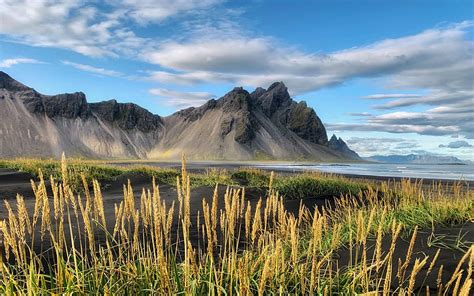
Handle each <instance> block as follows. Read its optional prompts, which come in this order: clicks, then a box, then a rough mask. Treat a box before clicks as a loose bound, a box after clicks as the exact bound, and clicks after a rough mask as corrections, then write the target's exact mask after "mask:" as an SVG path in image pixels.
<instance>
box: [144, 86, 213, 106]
mask: <svg viewBox="0 0 474 296" xmlns="http://www.w3.org/2000/svg"><path fill="white" fill-rule="evenodd" d="M149 93H150V94H152V95H155V96H159V97H162V98H163V99H164V100H163V103H164V104H166V105H168V106H172V107H176V108H187V107H197V106H200V105H202V104H204V103H206V102H207V101H208V100H210V99H211V98H214V97H215V96H214V95H212V94H210V93H207V92H180V91H175V90H169V89H165V88H152V89H150V90H149Z"/></svg>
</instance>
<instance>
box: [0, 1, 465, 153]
mask: <svg viewBox="0 0 474 296" xmlns="http://www.w3.org/2000/svg"><path fill="white" fill-rule="evenodd" d="M0 6H1V7H2V9H1V10H0V70H3V71H5V72H7V73H9V74H10V75H11V76H13V77H14V78H16V79H17V80H19V81H21V82H23V83H24V84H26V85H28V86H31V87H34V88H35V89H37V90H38V91H40V92H42V93H45V94H56V93H62V92H74V91H83V92H84V93H85V94H86V95H87V98H88V100H89V101H91V102H93V101H101V100H105V99H110V98H115V99H117V100H118V101H120V102H135V103H137V104H139V105H141V106H143V107H145V108H147V109H149V110H150V111H152V112H154V113H157V114H160V115H168V114H170V113H172V112H174V111H176V110H178V109H181V108H184V107H188V106H197V105H200V104H202V103H203V102H205V101H206V100H207V99H209V98H212V97H220V96H222V95H223V94H225V93H226V92H227V91H229V90H230V89H231V88H232V87H233V86H237V85H238V86H244V87H246V89H248V90H249V91H251V90H253V89H254V88H255V87H256V86H263V87H268V86H269V85H270V84H271V82H273V81H284V82H285V84H286V85H287V86H288V88H289V91H290V93H291V94H292V96H293V97H294V98H295V99H296V100H305V101H307V102H308V104H309V105H310V106H311V107H314V108H315V110H316V112H317V114H318V115H319V116H320V117H321V119H322V120H323V122H324V123H325V124H326V125H327V129H328V133H329V134H332V133H336V134H337V135H338V136H341V137H342V138H343V139H345V140H346V141H347V142H348V143H349V144H350V146H351V147H353V148H354V149H355V150H356V151H358V152H359V153H360V154H361V155H363V156H369V155H374V154H389V153H400V154H407V153H413V152H415V153H419V152H420V151H428V152H430V153H439V154H447V155H453V156H458V157H460V158H463V159H471V160H474V156H473V152H474V149H473V147H472V146H473V145H474V141H473V138H474V130H473V125H474V124H473V112H474V101H473V93H474V91H473V77H474V61H473V53H474V45H473V39H474V38H473V37H474V35H473V11H474V7H473V1H457V0H451V1H441V0H434V1H375V0H372V1H368V0H365V1H349V0H347V1H342V0H340V1H334V0H333V1H329V0H327V1H289V0H288V1H278V0H277V1H275V0H273V1H224V0H201V1H196V0H179V1H171V0H142V1H133V0H122V1H118V0H107V1H83V0H82V1H81V0H63V1H55V0H35V1H22V0H16V1H11V0H0Z"/></svg>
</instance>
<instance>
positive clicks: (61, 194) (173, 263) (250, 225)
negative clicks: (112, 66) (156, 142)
mask: <svg viewBox="0 0 474 296" xmlns="http://www.w3.org/2000/svg"><path fill="white" fill-rule="evenodd" d="M73 165H74V163H73V164H71V166H73ZM82 168H84V170H86V169H87V168H88V166H84V167H82ZM133 169H134V168H127V170H133ZM56 170H57V168H53V169H52V172H56ZM138 171H139V172H142V168H139V169H138ZM59 172H61V173H60V176H59V177H60V179H61V183H58V182H57V181H55V178H54V176H53V178H52V182H51V185H50V187H51V190H46V189H47V188H46V184H45V182H44V179H43V177H42V174H38V176H39V182H38V183H37V184H34V185H32V186H33V189H34V193H35V200H34V207H32V209H34V211H28V209H27V207H26V205H25V200H24V199H23V197H21V196H18V197H17V201H16V205H15V206H13V207H12V206H11V205H10V203H9V202H8V201H6V202H5V209H6V211H5V212H6V213H7V216H8V217H6V218H5V220H3V221H0V235H1V239H2V240H1V242H2V247H3V248H4V252H3V253H4V255H5V256H4V257H2V261H0V264H1V268H0V294H5V295H14V294H32V295H37V294H50V293H55V294H100V295H102V294H104V295H110V294H115V295H134V294H148V293H156V294H166V295H168V294H183V295H203V294H204V295H224V294H236V295H253V294H258V295H264V294H265V295H267V294H268V295H272V294H279V295H288V294H299V295H301V294H302V295H305V294H311V295H354V294H363V293H368V294H369V293H370V294H371V295H378V294H382V295H389V294H400V295H413V294H419V293H420V291H416V290H415V287H416V283H417V282H420V281H421V282H423V283H424V284H425V285H427V286H428V289H435V290H438V293H440V294H441V295H444V294H454V295H465V296H467V295H470V294H469V292H470V288H471V285H472V272H473V268H472V266H473V264H474V262H473V261H474V246H472V245H470V246H467V245H465V243H464V242H463V238H462V237H460V238H459V239H457V240H456V241H455V245H456V246H458V247H459V248H458V249H460V250H462V251H463V252H464V255H463V256H462V257H461V258H459V261H458V263H457V267H456V270H455V272H454V273H453V274H452V275H449V279H448V280H447V281H445V280H443V277H442V276H441V275H442V274H443V270H442V268H441V267H440V265H439V264H438V262H437V259H438V255H434V256H429V255H423V254H420V253H419V252H418V253H415V252H414V251H413V248H409V249H408V251H407V252H406V253H404V254H403V257H401V258H400V257H397V253H396V252H395V250H396V248H397V244H398V243H397V242H398V241H399V240H398V239H399V238H400V237H401V236H408V237H409V238H410V246H412V247H413V244H414V242H415V240H416V238H417V235H418V234H419V229H432V228H435V227H436V226H438V225H440V224H445V225H458V224H463V223H472V221H473V218H474V196H473V194H472V192H471V191H469V189H467V188H464V187H463V185H462V184H461V183H456V184H454V185H453V186H450V187H441V186H439V187H433V188H431V189H429V188H425V187H423V186H422V184H420V183H411V182H409V181H402V182H400V183H392V184H390V183H383V184H382V185H380V186H377V187H373V186H369V185H366V187H362V186H359V184H358V183H352V181H348V180H346V179H344V178H339V177H334V176H328V179H325V178H324V177H323V175H318V174H314V175H312V174H303V175H301V176H296V177H289V176H274V175H273V174H267V173H264V172H261V171H258V170H241V171H237V172H233V173H228V172H225V171H214V170H210V171H208V172H206V174H203V175H202V177H201V178H202V179H199V180H198V179H196V180H197V181H195V182H202V183H201V184H206V185H214V184H215V183H216V182H222V183H234V182H237V180H245V181H246V182H248V185H249V186H256V187H260V188H262V187H264V188H266V189H267V196H266V198H265V199H264V200H263V199H260V200H259V201H258V202H256V203H255V204H251V203H250V201H248V200H246V199H245V194H244V191H243V190H242V189H241V188H229V189H228V190H227V191H226V193H225V196H221V197H219V196H218V193H217V191H215V193H214V195H213V196H212V198H211V197H208V199H204V200H203V201H202V208H201V209H200V215H198V216H197V217H196V216H192V215H191V208H190V205H191V200H190V198H191V196H190V192H191V190H192V189H191V188H190V184H191V179H192V178H193V177H194V178H195V177H196V176H195V175H189V174H188V173H187V171H186V168H185V163H184V162H183V168H182V170H181V171H180V172H179V173H178V172H177V175H176V176H177V187H176V189H177V190H176V191H177V199H176V201H177V204H176V206H175V205H174V203H173V204H172V205H171V204H166V203H163V202H162V200H161V197H160V194H159V188H158V187H157V186H156V183H155V182H153V184H151V190H150V191H147V192H145V191H144V192H143V193H142V194H141V196H139V197H138V196H134V194H133V190H132V185H131V184H128V185H126V186H125V187H124V193H123V200H121V201H120V203H118V204H116V205H115V210H114V212H113V213H110V211H109V212H108V213H109V215H111V216H112V217H110V216H107V215H106V212H107V210H108V209H106V208H105V207H104V198H103V197H102V193H101V191H100V185H99V183H98V182H97V181H92V186H89V185H87V184H86V185H85V187H83V188H82V190H79V189H77V190H76V191H74V192H73V190H69V189H71V184H72V183H71V182H72V180H75V179H76V178H81V179H84V171H83V170H79V171H78V172H79V173H82V176H80V177H77V176H73V175H72V174H74V173H75V171H74V170H71V169H70V167H69V166H68V165H66V162H65V160H63V162H62V163H61V164H60V165H59ZM94 172H96V171H94ZM107 172H110V171H107ZM148 174H154V171H151V172H148ZM99 175H100V174H99ZM160 176H161V175H160ZM166 176H167V177H166V178H169V179H172V178H173V177H176V176H175V175H173V174H171V173H169V174H168V175H166ZM89 178H91V177H90V176H89ZM285 178H286V180H287V181H285ZM83 181H84V180H83ZM264 181H268V183H266V185H263V182H264ZM346 181H347V182H349V183H347V184H345V183H344V182H346ZM239 182H240V181H239ZM85 183H87V182H85ZM89 187H92V190H89ZM278 190H283V191H284V190H286V191H287V193H286V194H289V195H293V194H294V195H296V196H302V197H304V195H305V194H306V193H307V192H313V191H312V190H314V191H316V192H319V193H321V194H322V193H326V192H328V194H334V192H335V193H339V194H337V195H338V196H341V197H340V198H339V199H337V201H336V203H335V205H334V206H333V207H331V208H324V209H322V210H320V211H318V210H314V211H310V210H309V209H307V208H304V207H301V208H300V210H299V212H298V214H297V215H294V214H290V213H289V212H287V210H286V209H285V206H284V197H283V196H282V195H280V194H279V193H278ZM338 190H340V191H338ZM48 192H52V193H53V194H52V195H49V193H48ZM342 192H343V194H341V193H342ZM380 193H382V194H380ZM218 204H221V205H223V206H222V207H221V208H222V210H221V211H218V208H219V207H218ZM14 209H16V210H14ZM107 218H113V219H107ZM111 221H112V223H111ZM174 221H177V224H178V225H179V226H178V228H176V229H175V228H172V227H173V225H176V223H173V222H174ZM192 229H195V231H197V235H194V236H197V238H198V239H197V241H196V240H192V238H191V237H192V235H191V231H192ZM176 233H177V234H178V239H176V238H175V234H176ZM194 236H193V237H194ZM387 237H388V238H389V239H390V240H391V243H390V246H388V247H387V248H383V247H382V240H383V239H384V238H387ZM35 240H37V241H41V245H42V246H43V245H46V246H47V244H48V243H49V244H51V249H48V251H46V252H49V253H43V252H42V251H41V250H38V248H35V244H34V241H35ZM429 243H430V244H432V245H436V244H438V245H440V240H439V237H438V238H436V237H434V238H432V239H431V240H430V241H429ZM45 249H46V248H45ZM338 252H349V261H348V262H339V261H338V256H336V255H337V254H338ZM437 254H438V253H437ZM46 256H50V257H49V259H47V257H46ZM397 262H398V263H399V264H396V263H397ZM430 273H438V274H441V275H439V276H438V280H437V281H436V282H429V283H428V282H426V278H427V277H428V275H429V274H430ZM424 288H425V286H423V292H424Z"/></svg>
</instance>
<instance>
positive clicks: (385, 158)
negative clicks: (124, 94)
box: [365, 153, 468, 164]
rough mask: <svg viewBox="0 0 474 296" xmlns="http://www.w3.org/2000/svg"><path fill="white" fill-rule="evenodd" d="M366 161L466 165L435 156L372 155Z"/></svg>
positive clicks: (446, 157)
mask: <svg viewBox="0 0 474 296" xmlns="http://www.w3.org/2000/svg"><path fill="white" fill-rule="evenodd" d="M365 159H366V160H368V161H375V162H383V163H399V164H406V163H408V164H410V163H411V164H467V163H468V162H466V161H463V160H461V159H459V158H457V157H455V156H447V155H436V154H431V153H430V154H407V155H395V154H394V155H374V156H371V157H367V158H365Z"/></svg>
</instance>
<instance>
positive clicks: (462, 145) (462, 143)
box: [439, 140, 473, 149]
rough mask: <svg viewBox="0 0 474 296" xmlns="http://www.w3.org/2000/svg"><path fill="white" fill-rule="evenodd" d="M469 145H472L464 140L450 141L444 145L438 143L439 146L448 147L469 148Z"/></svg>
mask: <svg viewBox="0 0 474 296" xmlns="http://www.w3.org/2000/svg"><path fill="white" fill-rule="evenodd" d="M471 147H473V145H471V144H469V143H468V142H467V141H464V140H460V141H454V142H450V143H449V144H447V145H444V144H440V145H439V148H450V149H460V148H471Z"/></svg>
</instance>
